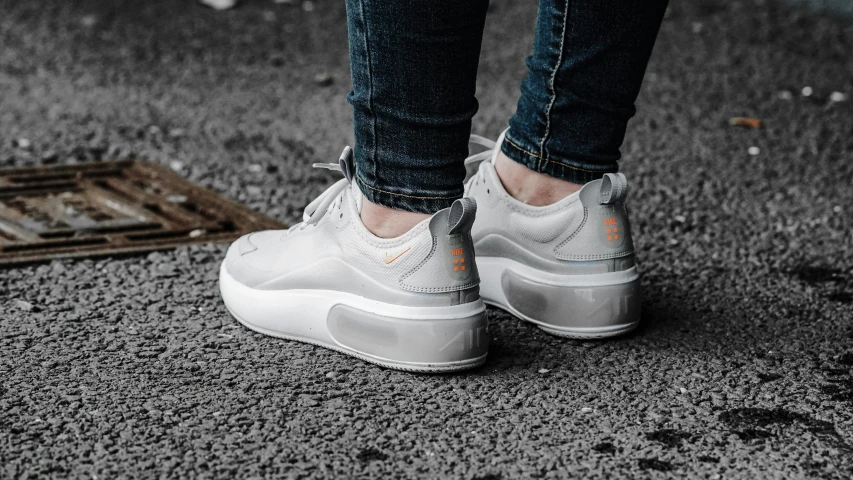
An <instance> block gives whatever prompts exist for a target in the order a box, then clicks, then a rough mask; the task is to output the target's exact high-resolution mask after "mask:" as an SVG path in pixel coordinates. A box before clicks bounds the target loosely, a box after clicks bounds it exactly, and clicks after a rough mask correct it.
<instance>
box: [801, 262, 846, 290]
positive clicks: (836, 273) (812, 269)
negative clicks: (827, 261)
mask: <svg viewBox="0 0 853 480" xmlns="http://www.w3.org/2000/svg"><path fill="white" fill-rule="evenodd" d="M790 273H791V274H792V275H793V276H795V277H797V278H798V279H799V280H801V281H803V282H805V283H808V284H810V285H815V284H820V283H826V282H840V281H842V280H844V272H843V271H841V270H839V269H837V268H831V267H826V266H822V265H800V266H797V267H794V268H792V269H791V270H790Z"/></svg>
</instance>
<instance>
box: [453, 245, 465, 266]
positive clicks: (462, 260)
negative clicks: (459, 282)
mask: <svg viewBox="0 0 853 480" xmlns="http://www.w3.org/2000/svg"><path fill="white" fill-rule="evenodd" d="M450 254H451V255H452V256H454V257H460V256H461V257H462V258H454V259H453V271H454V272H458V271H463V272H464V271H465V257H464V256H463V255H464V254H465V252H464V251H463V250H462V249H461V248H454V249H453V250H451V251H450Z"/></svg>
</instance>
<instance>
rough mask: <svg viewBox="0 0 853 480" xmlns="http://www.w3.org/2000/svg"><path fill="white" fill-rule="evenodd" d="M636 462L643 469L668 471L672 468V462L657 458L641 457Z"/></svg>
mask: <svg viewBox="0 0 853 480" xmlns="http://www.w3.org/2000/svg"><path fill="white" fill-rule="evenodd" d="M637 464H638V465H639V466H640V468H641V469H643V470H657V471H659V472H668V471H670V470H672V464H671V463H669V462H665V461H663V460H658V459H657V458H641V459H639V460H637Z"/></svg>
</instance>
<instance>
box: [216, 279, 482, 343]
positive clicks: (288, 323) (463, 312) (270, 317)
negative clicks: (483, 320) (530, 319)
mask: <svg viewBox="0 0 853 480" xmlns="http://www.w3.org/2000/svg"><path fill="white" fill-rule="evenodd" d="M219 288H220V291H221V293H222V299H223V300H224V301H225V304H226V305H227V306H228V308H229V309H230V310H232V312H234V313H235V314H236V315H238V316H239V317H240V319H241V320H242V321H244V322H248V323H251V324H252V325H254V326H256V327H259V328H260V329H263V330H267V331H271V332H277V333H280V334H283V335H289V336H296V337H304V338H308V339H314V340H319V341H321V342H325V343H330V344H339V342H337V341H336V340H335V339H334V338H333V337H332V336H331V335H330V333H329V330H328V326H327V322H326V320H327V319H328V317H329V312H330V311H331V310H332V308H333V307H335V306H336V305H346V306H349V307H352V308H355V309H358V310H361V311H364V312H369V313H372V314H375V315H381V316H384V317H390V318H394V319H398V320H453V319H458V318H465V317H470V316H473V315H477V314H480V313H482V312H483V311H485V309H486V305H485V304H484V303H483V301H482V300H479V299H478V300H477V301H475V302H470V303H465V304H462V305H451V306H440V307H410V306H405V305H394V304H390V303H385V302H379V301H376V300H371V299H369V298H365V297H362V296H359V295H355V294H352V293H347V292H340V291H336V290H309V289H305V290H257V289H254V288H251V287H248V286H246V285H243V284H241V283H240V282H238V281H237V280H235V279H234V278H233V277H232V276H231V275H230V274H229V273H228V271H227V270H226V269H225V265H224V264H223V266H222V267H221V268H220V272H219Z"/></svg>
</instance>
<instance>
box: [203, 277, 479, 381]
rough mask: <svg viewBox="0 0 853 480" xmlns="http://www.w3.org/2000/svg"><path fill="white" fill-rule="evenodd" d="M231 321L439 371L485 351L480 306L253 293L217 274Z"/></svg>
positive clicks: (475, 361)
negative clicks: (395, 303)
mask: <svg viewBox="0 0 853 480" xmlns="http://www.w3.org/2000/svg"><path fill="white" fill-rule="evenodd" d="M219 289H220V291H221V293H222V299H223V301H224V302H225V306H226V307H227V308H228V311H229V312H231V315H233V316H234V318H235V319H237V321H238V322H240V323H242V324H243V325H245V326H246V327H248V328H250V329H252V330H254V331H256V332H258V333H263V334H265V335H270V336H273V337H278V338H284V339H287V340H296V341H298V342H304V343H310V344H312V345H317V346H320V347H324V348H328V349H331V350H335V351H338V352H341V353H345V354H347V355H350V356H353V357H356V358H359V359H361V360H365V361H368V362H371V363H375V364H377V365H380V366H383V367H387V368H393V369H395V370H404V371H409V372H424V373H442V372H455V371H459V370H467V369H469V368H475V367H478V366H480V365H482V364H483V363H484V362H485V361H486V355H487V353H488V350H489V334H488V320H487V319H486V313H485V310H486V306H485V304H484V303H483V301H482V300H477V301H476V302H471V303H466V304H463V305H454V306H446V307H407V306H403V305H393V304H390V303H384V302H377V301H375V300H370V299H368V298H365V297H361V296H358V295H353V294H350V293H344V292H339V291H334V290H257V289H254V288H250V287H247V286H245V285H243V284H241V283H240V282H238V281H236V280H235V279H234V278H233V277H231V275H230V274H229V273H228V272H227V271H226V270H225V265H223V266H222V267H221V268H220V271H219Z"/></svg>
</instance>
